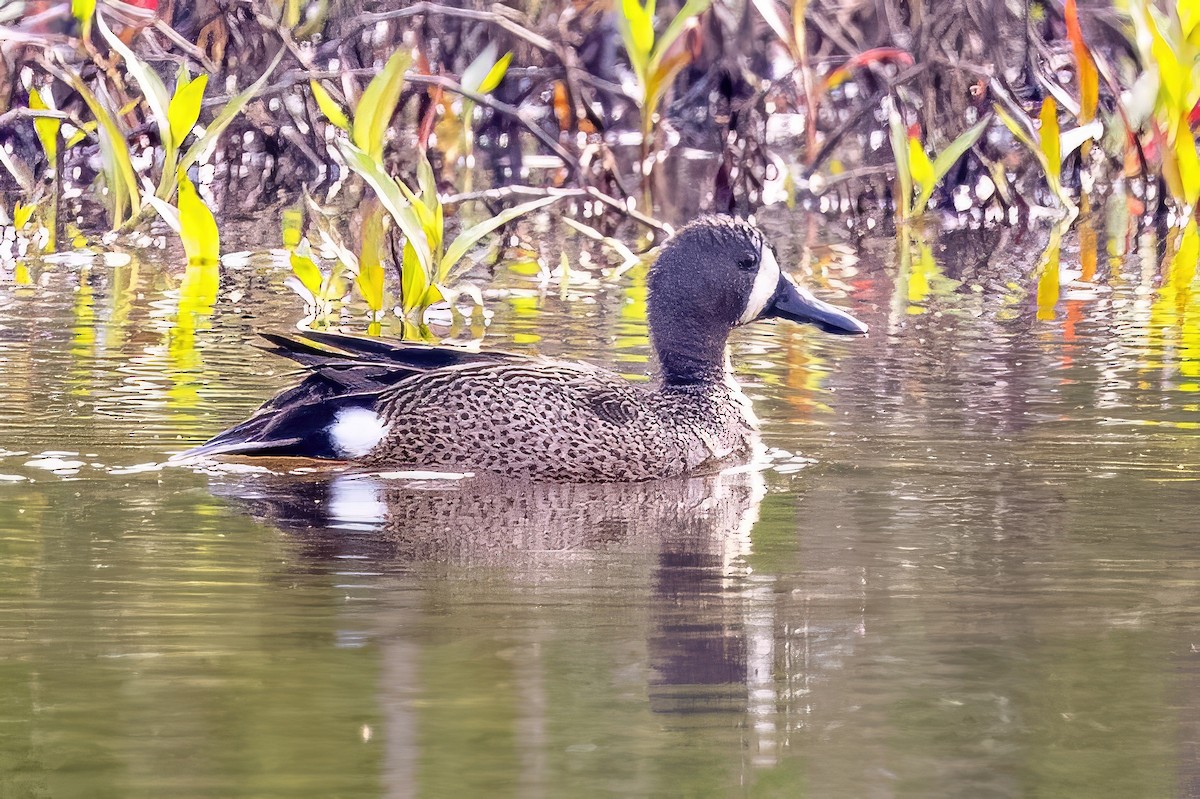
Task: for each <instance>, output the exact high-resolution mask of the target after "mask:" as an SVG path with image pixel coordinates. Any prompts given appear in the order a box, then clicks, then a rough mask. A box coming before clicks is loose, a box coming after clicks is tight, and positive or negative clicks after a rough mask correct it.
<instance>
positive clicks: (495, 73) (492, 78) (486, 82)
mask: <svg viewBox="0 0 1200 799" xmlns="http://www.w3.org/2000/svg"><path fill="white" fill-rule="evenodd" d="M510 61H512V52H511V51H510V52H507V53H505V54H504V55H502V56H500V60H499V61H497V62H496V63H495V64H493V65H492V68H491V69H490V70H488V74H487V75H485V76H484V78H483V82H482V83H480V84H479V93H480V94H488V93H489V92H491V91H493V90H495V88H496V87H497V86H499V85H500V81H502V80H504V73H506V72H508V64H509V62H510Z"/></svg>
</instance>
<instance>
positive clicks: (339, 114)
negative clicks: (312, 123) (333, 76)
mask: <svg viewBox="0 0 1200 799" xmlns="http://www.w3.org/2000/svg"><path fill="white" fill-rule="evenodd" d="M308 85H309V87H310V88H312V93H313V99H314V100H316V101H317V108H319V109H321V113H322V114H324V115H325V118H326V119H328V120H329V122H330V124H332V125H333V126H334V127H337V128H341V129H342V130H344V131H349V130H350V119H349V118H348V117H347V116H346V112H345V111H343V110H342V107H341V106H340V105H338V102H337V100H334V99H333V97H332V96H330V94H329V92H327V91H326V90H325V87H324V86H322V85H321V84H320V83H318V82H317V81H315V80H310V81H309V82H308Z"/></svg>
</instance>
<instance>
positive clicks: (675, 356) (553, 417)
mask: <svg viewBox="0 0 1200 799" xmlns="http://www.w3.org/2000/svg"><path fill="white" fill-rule="evenodd" d="M648 284H649V289H650V297H649V302H648V308H647V312H648V320H649V326H650V333H651V338H652V340H653V344H654V349H655V351H656V353H657V355H658V358H659V362H660V363H661V364H662V380H661V383H660V384H659V385H658V386H657V387H655V388H653V389H648V388H643V387H641V386H636V385H632V384H630V383H629V382H627V381H626V380H624V379H623V378H621V377H620V376H619V375H616V374H613V373H611V372H607V371H604V370H602V369H599V368H596V367H593V366H589V365H586V364H582V363H577V362H567V361H556V360H549V359H530V358H521V357H519V356H515V355H511V354H506V353H470V352H463V351H459V350H453V349H449V348H437V347H433V348H431V347H423V346H417V345H410V344H401V343H386V342H382V341H378V340H366V339H357V338H351V337H347V336H335V335H330V334H320V333H305V334H302V335H301V336H299V337H297V338H285V337H280V336H272V337H269V338H270V340H271V341H272V342H273V343H274V344H275V345H276V346H277V348H278V352H279V353H280V354H282V355H285V356H287V357H290V358H293V359H295V360H297V361H300V362H301V363H304V364H306V365H308V366H310V367H311V368H312V369H313V371H312V372H311V373H310V374H309V376H308V378H307V379H305V381H304V382H303V383H301V384H300V385H299V386H297V387H296V388H293V389H291V390H289V391H287V392H285V393H283V394H281V395H280V396H278V397H276V398H275V399H273V400H271V401H270V402H268V403H267V404H266V405H265V406H263V408H261V409H260V410H259V411H258V412H257V413H256V414H255V415H254V416H252V417H251V418H250V419H249V420H247V421H245V422H243V423H242V424H240V425H237V426H236V427H234V428H232V429H230V430H227V431H226V432H224V433H221V434H220V435H218V436H217V437H215V438H214V439H212V440H211V441H209V442H208V443H207V444H204V445H203V446H200V447H198V448H196V449H195V450H192V451H191V452H190V453H187V454H188V455H189V456H196V455H223V454H240V455H288V456H301V457H315V458H330V459H339V460H355V461H359V462H362V463H366V464H369V465H372V466H409V467H419V468H426V469H429V468H437V469H447V468H448V469H454V470H456V471H457V470H473V471H477V472H491V473H496V474H503V475H512V476H518V475H519V476H528V477H535V478H539V479H549V480H563V481H589V482H590V481H629V480H646V479H652V478H660V477H673V476H679V475H683V474H694V473H701V472H709V471H714V470H715V469H716V468H718V467H719V466H720V465H721V464H723V463H727V462H729V461H734V460H739V459H743V458H745V456H746V455H747V454H748V453H749V452H750V451H751V448H752V445H753V442H754V435H755V433H754V430H755V420H754V416H753V413H752V412H751V410H750V403H749V401H748V400H747V399H746V397H745V395H743V394H742V392H741V390H740V389H739V388H738V386H737V383H736V381H734V380H733V377H732V374H731V373H730V371H729V369H728V365H727V359H726V357H725V353H726V340H727V339H728V337H729V333H730V331H732V330H733V328H735V327H737V326H738V325H742V324H745V323H748V322H751V321H754V320H756V319H761V318H765V317H772V316H775V317H782V318H785V319H791V320H794V321H797V322H808V323H811V324H815V325H817V326H818V327H820V328H821V329H823V330H825V331H827V332H831V333H847V334H857V333H864V332H866V326H865V325H863V324H862V323H861V322H859V321H858V320H857V319H855V318H854V317H853V316H851V315H849V314H847V313H846V312H844V311H841V310H839V309H837V308H835V307H833V306H831V305H828V304H826V303H823V302H821V301H820V300H817V299H816V298H815V297H813V296H812V295H811V294H809V293H808V292H807V291H804V290H803V289H800V288H799V287H797V286H796V285H795V284H794V283H793V282H792V280H791V278H789V277H788V276H787V275H786V274H784V273H783V272H782V271H781V270H780V268H779V265H778V263H777V262H776V260H775V255H774V252H773V251H772V249H771V247H770V246H769V245H768V244H767V243H766V242H765V241H764V239H763V236H762V234H761V233H760V232H759V231H758V230H757V229H756V228H754V227H752V226H751V225H749V224H746V223H744V222H738V221H735V220H732V219H728V218H720V217H711V218H706V219H702V220H700V221H698V222H694V223H692V224H691V225H688V226H687V227H685V228H683V229H682V230H681V231H680V232H679V233H678V235H676V236H675V238H673V239H672V240H671V241H670V242H668V244H667V245H666V246H665V247H664V248H663V251H662V254H661V255H660V256H659V258H658V260H657V262H656V263H655V265H654V266H653V267H652V268H651V270H650V274H649V277H648Z"/></svg>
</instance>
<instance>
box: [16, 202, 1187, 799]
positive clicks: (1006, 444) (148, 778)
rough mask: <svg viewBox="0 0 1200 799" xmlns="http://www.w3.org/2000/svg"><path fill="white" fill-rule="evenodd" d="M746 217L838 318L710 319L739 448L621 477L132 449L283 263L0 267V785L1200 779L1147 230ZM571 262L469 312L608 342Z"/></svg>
mask: <svg viewBox="0 0 1200 799" xmlns="http://www.w3.org/2000/svg"><path fill="white" fill-rule="evenodd" d="M767 224H768V226H769V227H771V228H772V229H773V230H775V239H776V240H777V242H778V244H779V245H780V250H781V261H782V262H784V263H792V264H799V265H800V266H801V271H802V272H804V273H805V274H808V275H809V282H810V283H812V284H815V285H817V286H819V287H823V293H824V294H825V295H826V296H830V297H833V298H835V299H838V298H840V299H839V301H840V302H842V303H844V304H846V305H848V306H849V307H851V308H853V309H854V310H855V311H856V313H859V314H860V315H861V316H862V317H863V318H864V319H865V320H866V321H868V322H869V323H870V324H871V325H872V329H873V334H872V336H871V338H869V339H867V340H844V339H832V338H828V337H823V336H820V335H819V334H815V333H809V332H808V331H804V330H802V329H799V328H793V327H784V326H776V325H773V324H760V325H756V326H753V327H751V328H748V329H746V330H743V331H739V332H738V334H737V335H736V338H735V342H734V351H735V360H736V361H737V363H738V364H739V368H740V372H741V374H742V376H743V379H744V382H745V383H746V384H747V387H748V391H749V393H750V394H751V395H752V396H753V397H754V398H755V400H756V409H757V411H758V413H759V416H760V417H762V418H763V420H764V438H765V440H766V443H767V444H768V445H770V446H771V447H773V448H774V451H773V452H772V458H771V463H770V464H769V465H768V467H767V468H765V469H763V470H760V471H743V472H736V473H731V474H725V475H721V476H718V477H710V478H704V479H698V480H681V481H668V482H664V483H658V484H649V485H640V486H618V487H602V486H588V487H578V486H576V487H545V486H528V485H520V484H519V483H511V482H510V483H508V484H506V485H495V484H489V483H487V482H485V481H461V482H447V481H423V480H405V479H385V478H375V477H348V476H345V475H330V474H327V473H308V474H300V475H272V474H264V473H259V472H245V471H236V470H229V469H225V470H210V471H194V470H191V469H182V468H175V467H171V468H162V467H161V465H160V464H161V463H162V461H163V460H165V458H166V457H167V455H168V454H169V453H171V452H175V451H178V450H180V449H183V448H185V447H186V446H188V445H189V444H192V443H195V442H197V441H199V440H201V439H203V438H204V437H205V436H207V435H209V434H211V433H213V432H215V431H217V430H219V429H220V428H222V427H223V426H225V425H227V424H229V423H232V422H234V421H237V420H239V419H241V418H243V417H244V415H245V414H247V413H248V412H249V411H251V410H252V409H253V408H254V407H255V405H256V404H257V403H258V402H260V401H262V400H263V399H265V398H267V397H269V396H270V395H271V394H272V393H274V392H275V391H276V390H278V389H280V388H282V387H284V386H286V385H288V384H289V383H290V381H291V380H292V378H291V376H290V372H289V369H290V368H289V366H288V365H287V364H285V363H282V362H280V361H278V360H277V359H275V358H273V357H272V356H269V355H267V354H265V353H262V352H259V351H257V350H255V349H253V348H251V347H250V346H249V345H250V344H251V343H252V342H253V340H254V337H253V331H254V330H255V329H256V328H260V327H265V328H272V327H273V328H275V329H280V328H285V327H286V326H287V325H288V324H290V323H292V322H294V321H295V320H296V319H297V318H298V317H299V316H300V315H301V313H302V311H301V309H300V308H299V307H298V301H297V300H296V299H295V298H294V297H292V296H289V295H288V294H287V293H286V291H285V290H284V289H282V288H281V283H282V279H283V272H282V271H280V269H279V268H278V267H277V266H274V265H273V264H272V259H271V258H270V257H268V256H266V255H263V256H256V257H254V258H251V259H250V260H249V261H248V262H247V263H245V264H244V265H241V266H238V267H236V268H232V269H228V270H226V273H225V274H224V275H223V277H222V281H221V285H220V287H219V292H218V294H217V298H216V302H215V305H213V306H212V307H211V308H209V307H207V304H206V303H204V302H200V303H196V302H194V301H193V300H189V299H188V297H189V296H191V294H189V291H188V290H187V289H186V287H185V286H183V285H181V282H182V281H183V276H182V272H181V270H180V269H179V268H177V267H174V266H171V265H169V264H166V263H163V262H156V261H154V260H153V259H151V258H148V257H147V258H135V259H134V260H133V261H132V262H130V263H120V261H121V260H122V259H116V261H117V263H115V264H104V263H96V264H93V265H91V266H90V267H89V268H84V267H81V266H80V265H78V264H75V265H70V264H58V265H54V266H50V267H33V268H32V269H31V270H30V271H29V274H14V272H13V270H12V269H11V268H9V269H8V270H7V271H0V373H2V374H3V377H4V380H3V384H2V385H0V498H2V499H3V501H2V502H0V686H2V688H0V796H3V797H25V796H31V797H42V796H54V797H70V796H87V797H110V796H111V797H139V796H146V797H158V796H188V797H193V796H194V797H204V796H213V797H235V796H246V797H269V796H288V797H295V796H314V797H328V796H342V797H358V796H395V797H405V796H422V797H426V796H472V795H489V796H492V795H501V796H503V795H511V796H522V797H525V796H546V797H554V796H721V797H725V796H743V795H745V796H789V797H791V796H819V797H826V796H838V797H841V796H845V797H891V796H896V797H937V796H944V797H962V796H972V797H985V796H996V797H1008V796H1012V797H1017V796H1020V797H1025V796H1053V797H1068V796H1080V797H1084V796H1086V797H1092V796H1122V797H1139V796H1147V797H1165V796H1193V795H1200V757H1198V752H1197V748H1198V743H1197V741H1198V740H1200V723H1198V722H1197V721H1196V719H1198V718H1200V654H1198V653H1197V647H1198V646H1200V622H1198V621H1197V619H1198V618H1200V616H1198V615H1197V611H1198V610H1200V590H1198V589H1200V586H1198V584H1197V581H1196V578H1195V576H1194V575H1195V573H1196V571H1195V570H1196V567H1197V565H1200V563H1198V560H1200V559H1198V558H1197V554H1196V552H1197V550H1196V544H1195V536H1196V534H1197V529H1198V528H1197V523H1196V513H1195V497H1196V480H1197V475H1198V474H1200V446H1198V441H1197V438H1196V432H1195V429H1196V425H1197V422H1200V415H1198V414H1197V400H1196V396H1197V394H1196V391H1197V389H1198V388H1200V381H1198V376H1200V360H1198V359H1200V348H1198V346H1197V342H1200V333H1198V332H1197V327H1196V322H1195V320H1196V319H1197V318H1200V317H1198V316H1197V312H1200V308H1197V307H1196V304H1195V303H1194V302H1193V300H1192V298H1191V294H1190V292H1189V291H1188V290H1187V286H1188V284H1187V281H1186V280H1182V279H1175V278H1172V277H1171V276H1172V275H1174V274H1175V273H1176V272H1177V271H1178V269H1176V268H1175V267H1178V266H1179V265H1177V264H1175V265H1173V264H1171V263H1170V262H1169V259H1168V263H1167V264H1166V266H1164V267H1163V268H1162V269H1160V267H1159V260H1158V254H1157V252H1156V247H1157V242H1156V241H1155V240H1154V239H1153V238H1152V237H1151V236H1150V235H1149V234H1140V235H1138V236H1136V237H1130V236H1127V235H1126V234H1125V233H1124V229H1123V228H1121V229H1115V230H1114V229H1109V230H1107V231H1104V230H1102V231H1100V235H1099V238H1100V239H1102V242H1101V244H1099V245H1096V244H1095V241H1094V239H1090V238H1088V237H1087V236H1082V237H1077V236H1075V235H1074V234H1072V235H1071V236H1068V237H1067V238H1066V240H1065V242H1064V243H1063V246H1062V251H1061V257H1060V259H1059V261H1058V262H1057V264H1054V261H1053V259H1052V258H1051V259H1049V260H1050V262H1051V263H1052V266H1050V267H1046V268H1045V269H1043V271H1042V272H1038V271H1037V269H1038V263H1039V260H1040V259H1042V258H1043V255H1042V252H1043V247H1045V246H1046V245H1047V243H1049V244H1051V245H1053V244H1054V242H1053V240H1049V241H1048V236H1047V234H1046V233H1045V232H1041V233H1027V234H1024V235H1023V236H1019V237H1008V238H998V237H997V236H996V235H995V234H965V233H959V234H953V235H950V234H947V235H945V236H943V237H942V238H941V240H940V242H939V243H938V244H936V245H935V246H933V247H932V248H931V249H930V251H929V253H928V255H929V257H925V256H923V255H922V254H921V252H920V250H919V249H917V250H916V251H915V253H914V255H913V257H912V258H911V260H909V262H907V263H906V264H897V263H896V259H895V257H894V253H895V242H894V241H891V240H883V239H881V240H868V241H864V242H861V243H853V242H845V241H839V240H838V239H837V237H836V236H834V235H833V234H832V233H831V232H830V231H829V230H827V229H824V228H823V227H821V226H820V225H817V224H815V223H809V222H806V221H805V220H802V219H800V220H797V219H790V218H787V217H782V216H777V217H775V218H769V219H768V220H767ZM1087 230H1088V229H1085V232H1086V231H1087ZM1110 253H1111V254H1110ZM1097 254H1098V256H1099V257H1098V258H1097V257H1096V256H1097ZM0 269H3V267H0ZM1051 270H1053V271H1051ZM1081 271H1082V272H1083V273H1084V274H1082V275H1081V274H1079V273H1080V272H1081ZM1048 273H1049V274H1051V277H1049V278H1047V277H1044V275H1046V274H1048ZM1160 273H1162V274H1166V275H1167V276H1168V280H1167V282H1166V284H1165V286H1160V283H1161V280H1160ZM1039 275H1042V277H1039ZM1188 276H1190V273H1188ZM593 277H594V276H593ZM588 278H589V276H588V275H587V274H586V273H584V272H579V271H577V272H575V273H574V274H573V276H572V280H573V282H572V284H571V285H569V286H567V287H566V288H563V287H560V286H559V285H557V284H551V285H549V286H542V285H541V284H540V283H539V281H538V278H537V277H536V276H533V275H531V274H527V273H517V272H515V271H508V270H504V269H501V270H500V273H499V275H498V277H497V281H496V283H495V284H494V285H495V286H496V287H499V288H500V289H502V290H503V292H502V293H501V294H500V295H497V296H494V297H493V298H492V299H491V300H490V301H489V308H490V309H492V310H494V311H495V318H494V319H493V321H492V324H491V326H490V328H489V330H488V332H487V337H486V341H485V343H486V345H487V346H494V347H503V348H508V349H517V350H537V351H541V352H544V353H548V354H556V355H557V354H561V355H570V356H573V357H581V358H586V359H588V360H591V361H594V362H597V363H601V364H604V365H607V366H610V367H612V368H615V369H618V370H620V371H623V372H626V373H629V374H632V375H637V374H639V373H640V374H644V372H645V370H646V357H647V354H648V353H647V348H646V346H647V345H646V338H645V328H644V324H643V322H642V321H641V313H642V301H643V299H644V297H643V294H642V292H641V290H640V288H639V285H640V283H639V280H638V278H637V276H636V275H632V276H628V277H627V278H626V279H625V280H623V281H621V282H618V283H616V284H613V283H606V282H604V281H600V280H595V279H588ZM26 279H28V282H29V283H30V285H22V283H25V282H27V280H26ZM181 297H182V299H181ZM189 303H191V304H189ZM181 304H182V305H183V306H184V307H183V308H182V310H181V308H180V305H181ZM1039 317H1041V318H1039ZM479 327H480V324H479V323H478V320H477V323H476V325H475V326H474V328H475V329H474V332H479ZM453 334H454V335H455V336H457V337H459V338H463V337H469V336H470V335H472V328H471V327H470V326H467V325H460V327H459V329H456V330H455V331H454V333H453ZM808 459H811V461H810V460H808Z"/></svg>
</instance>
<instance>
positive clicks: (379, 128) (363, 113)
mask: <svg viewBox="0 0 1200 799" xmlns="http://www.w3.org/2000/svg"><path fill="white" fill-rule="evenodd" d="M411 63H412V56H410V55H409V54H408V52H407V51H406V50H403V49H401V50H397V51H396V52H395V53H393V54H392V57H391V58H389V59H388V61H387V64H385V65H384V67H383V69H382V70H381V71H380V73H379V74H378V75H376V76H375V77H374V78H372V79H371V82H370V83H368V84H367V88H366V90H365V91H363V93H362V97H360V98H359V100H358V106H357V107H355V109H354V125H353V129H352V131H351V133H350V138H351V139H352V140H353V141H354V144H355V145H357V147H358V148H359V149H360V150H363V151H364V152H366V154H367V155H368V156H370V157H371V158H372V159H374V160H375V161H380V160H381V159H382V158H383V139H384V136H385V135H386V134H387V129H388V125H389V124H390V123H391V121H392V114H394V113H396V104H397V103H399V102H400V92H401V90H402V89H403V88H404V72H405V70H407V69H408V66H409V64H411Z"/></svg>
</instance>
